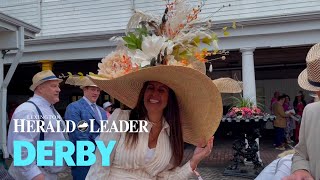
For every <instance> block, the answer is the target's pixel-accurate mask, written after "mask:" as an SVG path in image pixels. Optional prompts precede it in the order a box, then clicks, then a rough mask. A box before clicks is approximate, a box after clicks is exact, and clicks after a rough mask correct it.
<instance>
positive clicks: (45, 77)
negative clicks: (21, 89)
mask: <svg viewBox="0 0 320 180" xmlns="http://www.w3.org/2000/svg"><path fill="white" fill-rule="evenodd" d="M53 80H57V81H59V82H62V79H59V78H57V77H56V75H54V74H53V72H52V71H51V70H44V71H41V72H38V73H37V74H35V75H34V76H33V78H32V85H31V86H30V90H31V91H34V90H35V89H36V87H38V86H39V85H40V84H42V83H44V82H47V81H53Z"/></svg>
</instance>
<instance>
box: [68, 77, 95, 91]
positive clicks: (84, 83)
mask: <svg viewBox="0 0 320 180" xmlns="http://www.w3.org/2000/svg"><path fill="white" fill-rule="evenodd" d="M65 83H66V84H70V85H74V86H79V87H80V88H81V89H83V88H84V87H89V86H91V87H97V85H95V84H94V83H93V82H92V81H91V80H90V79H89V78H88V77H87V76H69V77H68V79H67V80H66V82H65Z"/></svg>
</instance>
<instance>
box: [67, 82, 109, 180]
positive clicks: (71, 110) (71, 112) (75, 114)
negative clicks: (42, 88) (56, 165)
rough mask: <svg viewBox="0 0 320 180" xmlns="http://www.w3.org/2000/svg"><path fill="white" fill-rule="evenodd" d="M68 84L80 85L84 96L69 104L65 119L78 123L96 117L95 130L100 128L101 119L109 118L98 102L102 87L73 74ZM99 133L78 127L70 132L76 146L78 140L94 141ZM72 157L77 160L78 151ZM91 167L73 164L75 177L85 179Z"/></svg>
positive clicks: (72, 169) (79, 179) (72, 168)
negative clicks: (81, 129)
mask: <svg viewBox="0 0 320 180" xmlns="http://www.w3.org/2000/svg"><path fill="white" fill-rule="evenodd" d="M66 84H71V85H76V86H80V88H81V89H82V90H83V97H82V98H81V99H79V100H78V101H75V102H73V103H71V104H69V105H68V106H67V109H66V112H65V119H66V120H72V121H74V122H75V124H78V123H79V122H80V121H82V120H85V121H86V122H87V123H88V124H90V119H94V120H95V121H94V127H93V129H94V131H97V130H98V129H100V120H106V119H107V117H106V112H105V111H104V109H103V108H102V107H100V106H98V105H97V104H96V102H97V99H98V98H99V96H100V88H99V87H97V85H95V84H94V83H93V82H92V81H91V80H90V79H89V78H88V77H85V76H71V77H69V78H68V79H67V80H66ZM98 135H99V133H98V132H96V133H90V132H89V130H86V131H84V132H82V131H80V130H79V129H78V128H76V129H75V131H73V132H70V133H69V136H70V141H71V142H72V143H73V144H74V145H75V146H76V142H77V141H92V142H94V140H95V139H96V137H97V136H98ZM72 158H73V159H74V161H75V162H76V153H74V154H73V156H72ZM89 168H90V166H72V167H71V172H72V176H73V179H75V180H81V179H85V177H86V175H87V173H88V171H89Z"/></svg>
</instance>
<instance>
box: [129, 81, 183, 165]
mask: <svg viewBox="0 0 320 180" xmlns="http://www.w3.org/2000/svg"><path fill="white" fill-rule="evenodd" d="M148 84H149V82H145V83H144V84H143V87H142V89H141V91H140V94H139V98H138V102H137V105H136V107H135V108H134V109H133V110H132V111H131V112H130V116H129V121H130V120H144V119H145V118H146V117H147V116H148V112H147V109H146V107H145V105H144V100H143V98H144V93H145V92H146V89H147V86H148ZM163 116H164V117H165V119H166V121H167V123H168V124H169V126H170V137H169V138H170V144H171V147H172V156H173V157H174V167H177V166H179V165H180V164H181V162H182V158H183V137H182V128H181V122H180V111H179V105H178V100H177V97H176V95H175V93H174V92H173V90H172V89H170V88H169V97H168V104H167V106H166V108H165V109H164V111H163ZM138 125H139V124H137V126H136V127H137V128H138V129H139V126H138ZM138 135H139V133H127V134H126V144H127V145H128V146H129V147H134V146H136V145H137V142H138Z"/></svg>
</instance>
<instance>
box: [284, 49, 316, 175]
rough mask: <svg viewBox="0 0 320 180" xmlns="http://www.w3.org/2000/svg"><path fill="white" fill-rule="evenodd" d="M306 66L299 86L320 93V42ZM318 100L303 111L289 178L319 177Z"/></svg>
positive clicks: (310, 53)
mask: <svg viewBox="0 0 320 180" xmlns="http://www.w3.org/2000/svg"><path fill="white" fill-rule="evenodd" d="M306 62H307V68H306V69H305V70H303V71H302V72H301V73H300V75H299V78H298V83H299V85H300V87H301V88H303V89H305V90H308V91H314V92H316V93H317V94H318V96H319V95H320V43H318V44H316V45H314V46H313V47H312V48H311V49H310V50H309V52H308V55H307V57H306ZM319 110H320V102H315V103H311V104H308V105H307V106H306V107H305V108H304V111H303V114H302V120H301V126H300V136H299V143H298V144H297V146H296V147H295V151H296V153H295V154H294V156H293V158H292V167H291V172H292V175H291V176H288V177H287V178H285V179H286V180H291V179H320V154H319V150H320V143H319V137H320V131H319V128H320V121H319V113H320V111H319Z"/></svg>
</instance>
